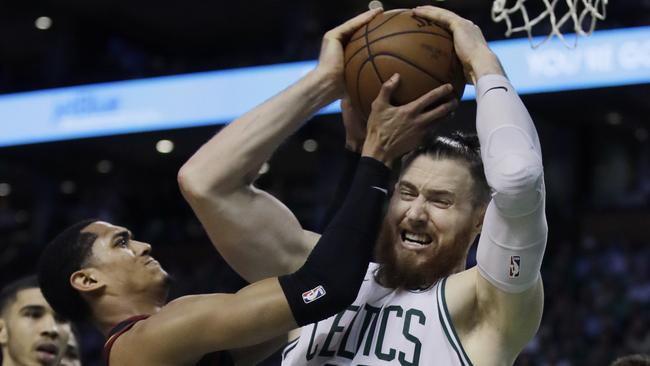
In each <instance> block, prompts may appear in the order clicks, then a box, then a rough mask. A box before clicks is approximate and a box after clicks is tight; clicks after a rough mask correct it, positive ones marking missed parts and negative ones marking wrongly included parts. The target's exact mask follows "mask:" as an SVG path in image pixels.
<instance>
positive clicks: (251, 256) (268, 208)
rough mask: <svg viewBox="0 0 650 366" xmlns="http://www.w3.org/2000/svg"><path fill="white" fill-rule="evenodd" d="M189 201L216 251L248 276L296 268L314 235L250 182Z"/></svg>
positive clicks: (276, 201) (248, 279)
mask: <svg viewBox="0 0 650 366" xmlns="http://www.w3.org/2000/svg"><path fill="white" fill-rule="evenodd" d="M190 204H191V206H192V208H193V209H194V212H195V213H196V215H197V217H198V218H199V220H200V221H201V223H202V224H203V227H204V228H205V230H206V231H207V233H208V236H209V237H210V239H211V241H212V243H213V244H214V246H215V247H216V248H217V250H218V251H219V253H220V254H221V255H222V256H223V257H224V259H225V260H226V261H227V262H228V264H230V266H232V267H233V269H235V271H237V272H238V273H239V274H240V275H241V276H242V277H244V278H245V279H246V280H247V281H249V282H254V281H257V280H260V279H263V278H268V277H273V276H278V275H282V274H286V273H290V272H293V271H295V270H296V269H297V268H299V267H300V266H301V265H302V264H303V263H304V261H305V259H306V258H307V255H308V254H309V252H310V251H311V249H312V248H313V246H314V245H315V243H316V241H317V240H318V236H316V235H314V234H313V233H310V232H307V231H305V230H303V229H302V227H301V225H300V223H299V222H298V220H297V219H296V217H295V216H294V214H293V213H292V212H291V211H290V210H289V209H288V208H287V207H286V206H285V205H284V204H283V203H282V202H280V201H279V200H278V199H276V198H275V197H273V196H271V195H270V194H268V193H266V192H264V191H262V190H259V189H256V188H254V187H252V186H247V187H243V188H241V189H238V190H236V191H233V192H231V193H228V194H223V195H215V196H211V197H203V198H201V199H195V200H192V201H191V202H190Z"/></svg>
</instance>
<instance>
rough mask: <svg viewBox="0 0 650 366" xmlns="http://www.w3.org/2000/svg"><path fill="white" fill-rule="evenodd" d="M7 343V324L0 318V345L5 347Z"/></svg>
mask: <svg viewBox="0 0 650 366" xmlns="http://www.w3.org/2000/svg"><path fill="white" fill-rule="evenodd" d="M7 342H9V335H8V334H7V324H6V323H5V320H4V319H2V318H0V345H3V346H4V345H6V344H7Z"/></svg>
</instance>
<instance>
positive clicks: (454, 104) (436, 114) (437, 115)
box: [416, 98, 459, 128]
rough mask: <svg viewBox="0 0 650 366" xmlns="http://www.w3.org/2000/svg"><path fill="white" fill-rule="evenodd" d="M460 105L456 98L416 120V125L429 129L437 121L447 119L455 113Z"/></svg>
mask: <svg viewBox="0 0 650 366" xmlns="http://www.w3.org/2000/svg"><path fill="white" fill-rule="evenodd" d="M458 104H459V103H458V99H456V98H454V99H452V100H450V101H448V102H445V103H443V104H441V105H439V106H437V107H435V108H434V109H432V110H430V111H427V112H425V113H422V114H421V115H420V116H419V117H418V119H417V120H416V123H418V124H419V125H421V126H422V127H423V128H427V127H429V125H431V124H432V123H434V122H435V121H438V120H440V119H442V118H445V117H447V116H449V115H450V114H451V113H453V112H454V111H455V110H456V108H458Z"/></svg>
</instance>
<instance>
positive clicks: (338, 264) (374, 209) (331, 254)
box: [279, 157, 390, 326]
mask: <svg viewBox="0 0 650 366" xmlns="http://www.w3.org/2000/svg"><path fill="white" fill-rule="evenodd" d="M389 177H390V170H389V169H388V168H387V167H386V166H385V165H384V164H382V163H380V162H378V161H377V160H374V159H372V158H367V157H363V158H361V160H360V162H359V166H358V168H357V172H356V174H355V176H354V179H353V181H352V184H351V186H350V191H349V192H348V195H347V197H346V199H345V201H344V203H343V206H342V207H341V209H340V210H339V211H338V213H337V214H336V215H335V216H334V219H333V220H332V222H331V223H330V224H329V226H328V227H327V228H326V229H325V232H324V233H323V235H322V236H321V238H320V240H319V241H318V243H317V244H316V246H315V247H314V249H313V250H312V252H311V254H310V255H309V257H308V258H307V261H306V262H305V264H304V265H303V266H302V267H301V268H300V269H299V270H298V271H296V272H294V273H292V274H290V275H286V276H282V277H280V278H279V281H280V285H281V286H282V290H283V291H284V294H285V296H286V297H287V301H288V302H289V306H290V307H291V311H292V313H293V316H294V319H295V320H296V323H298V325H301V326H302V325H305V324H310V323H313V322H316V321H319V320H322V319H325V318H327V317H330V316H332V315H334V314H336V313H338V312H340V311H342V310H343V309H345V307H346V306H348V305H349V304H351V303H352V302H353V301H354V299H355V298H356V296H357V293H358V292H359V288H360V287H361V283H362V282H363V278H364V276H365V273H366V270H367V268H368V262H369V261H370V257H371V255H372V250H373V248H374V244H375V241H376V240H377V235H378V232H379V226H380V225H381V221H382V218H383V207H384V204H385V202H386V201H387V197H388V183H389Z"/></svg>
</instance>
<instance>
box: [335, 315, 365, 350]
mask: <svg viewBox="0 0 650 366" xmlns="http://www.w3.org/2000/svg"><path fill="white" fill-rule="evenodd" d="M359 309H360V307H359V306H356V305H350V306H349V307H348V309H347V310H350V311H354V312H355V314H354V318H352V321H351V322H350V325H349V326H348V330H347V331H346V332H345V334H343V338H341V343H340V344H339V350H338V352H337V353H336V354H337V355H338V356H340V357H344V358H347V359H349V360H351V359H353V358H354V352H353V351H348V350H347V349H345V346H347V344H348V338H349V337H350V331H352V328H353V327H354V322H355V321H356V320H357V316H359Z"/></svg>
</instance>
